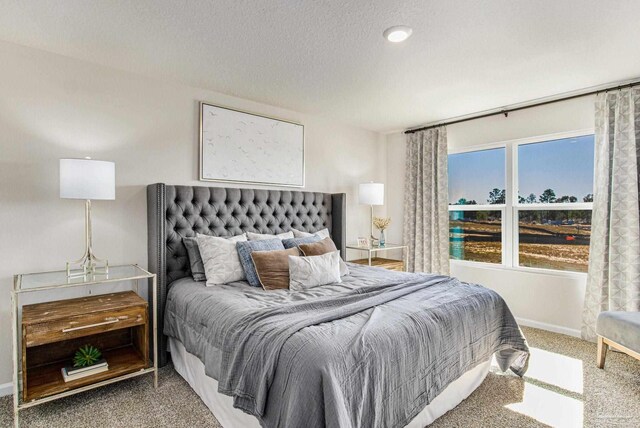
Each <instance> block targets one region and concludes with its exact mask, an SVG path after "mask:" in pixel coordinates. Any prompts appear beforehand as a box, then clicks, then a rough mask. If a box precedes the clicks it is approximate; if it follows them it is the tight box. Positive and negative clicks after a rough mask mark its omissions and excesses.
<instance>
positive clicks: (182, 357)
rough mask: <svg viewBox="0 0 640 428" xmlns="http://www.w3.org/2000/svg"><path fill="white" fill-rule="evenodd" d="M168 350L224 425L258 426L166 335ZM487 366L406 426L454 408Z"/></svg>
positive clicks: (419, 427) (423, 423)
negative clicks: (235, 406)
mask: <svg viewBox="0 0 640 428" xmlns="http://www.w3.org/2000/svg"><path fill="white" fill-rule="evenodd" d="M169 351H170V352H171V360H172V361H173V366H174V367H175V369H176V371H177V372H178V373H179V374H180V376H182V377H183V378H184V379H185V380H186V381H187V382H188V383H189V385H190V386H191V388H192V389H193V390H194V391H195V392H196V394H198V395H199V396H200V398H201V399H202V401H203V402H204V404H206V406H207V407H208V408H209V410H211V413H213V414H214V416H215V417H216V419H218V422H220V423H221V424H222V426H223V427H224V428H254V427H255V428H260V423H259V422H258V420H257V419H256V418H254V417H253V416H251V415H248V414H246V413H244V412H243V411H241V410H238V409H236V408H234V407H233V399H232V398H231V397H229V396H227V395H224V394H220V393H219V392H218V381H216V380H215V379H213V378H211V377H209V376H207V375H206V374H205V372H204V364H202V361H200V359H199V358H198V357H196V356H195V355H193V354H190V353H189V352H187V350H186V349H185V347H184V345H183V344H182V342H180V341H179V340H176V339H173V338H169ZM490 366H491V360H489V361H487V362H485V363H482V364H480V365H478V366H477V367H476V368H474V369H471V370H469V371H468V372H466V373H465V374H463V375H462V376H460V377H459V378H458V379H457V380H455V381H453V382H452V383H451V384H449V386H448V387H446V388H445V389H444V391H442V392H441V393H440V395H438V396H437V397H436V398H435V399H434V400H433V401H431V403H429V405H428V406H427V407H425V408H424V409H423V410H422V412H420V413H419V414H418V415H417V416H416V417H415V418H414V419H413V420H412V421H411V422H410V423H409V425H407V427H408V428H422V427H425V426H427V425H429V424H431V423H432V422H433V421H435V420H436V419H437V418H439V417H440V416H442V415H444V414H445V413H447V412H448V411H449V410H451V409H453V408H454V407H456V406H457V405H458V404H460V403H461V402H462V401H463V400H464V399H465V398H467V397H468V396H469V395H471V393H472V392H473V391H475V389H476V388H477V387H479V386H480V384H481V383H482V381H484V378H485V377H486V376H487V373H488V372H489V367H490Z"/></svg>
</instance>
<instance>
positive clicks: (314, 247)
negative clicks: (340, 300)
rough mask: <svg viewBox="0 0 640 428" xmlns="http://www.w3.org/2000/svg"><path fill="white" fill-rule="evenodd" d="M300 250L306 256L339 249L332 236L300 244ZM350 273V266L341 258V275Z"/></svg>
mask: <svg viewBox="0 0 640 428" xmlns="http://www.w3.org/2000/svg"><path fill="white" fill-rule="evenodd" d="M298 248H300V251H302V254H303V255H304V256H307V257H308V256H321V255H323V254H327V253H333V252H335V251H338V249H337V248H336V244H334V242H333V240H332V239H331V238H324V239H323V240H321V241H318V242H313V243H310V244H300V245H298ZM345 275H349V268H348V267H347V264H346V263H345V262H344V261H343V260H342V259H340V276H345Z"/></svg>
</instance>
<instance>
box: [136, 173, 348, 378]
mask: <svg viewBox="0 0 640 428" xmlns="http://www.w3.org/2000/svg"><path fill="white" fill-rule="evenodd" d="M147 216H148V222H147V229H148V230H147V236H148V252H149V263H148V266H149V270H150V271H151V272H153V273H156V274H157V275H158V327H159V328H160V329H162V326H163V322H164V304H165V301H166V296H167V291H168V288H169V285H170V284H171V282H172V281H175V280H176V279H179V278H183V277H186V276H188V275H190V274H191V272H190V268H189V260H188V257H187V251H186V248H185V246H184V244H183V243H182V238H184V237H192V236H195V235H196V233H202V234H207V235H213V236H233V235H239V234H241V233H243V232H247V231H249V232H257V233H270V234H276V233H282V232H286V231H289V230H291V229H292V228H295V229H298V230H304V231H307V232H316V231H318V230H320V229H324V228H325V227H326V228H328V229H329V231H330V232H331V236H332V238H333V240H334V241H335V243H336V247H337V248H338V249H340V251H341V255H342V257H343V258H344V257H345V245H346V242H345V241H346V233H345V232H346V197H345V195H344V194H343V193H337V194H330V193H317V192H303V191H291V190H268V189H231V188H224V187H204V186H169V185H165V184H162V183H158V184H151V185H149V186H148V187H147ZM158 341H159V342H158V345H159V346H158V349H159V363H160V365H161V366H163V365H165V364H166V362H167V355H166V352H165V351H163V350H164V349H166V338H165V336H163V335H162V334H161V333H160V335H159V337H158Z"/></svg>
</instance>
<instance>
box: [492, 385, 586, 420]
mask: <svg viewBox="0 0 640 428" xmlns="http://www.w3.org/2000/svg"><path fill="white" fill-rule="evenodd" d="M504 407H505V408H507V409H509V410H511V411H513V412H517V413H520V414H522V415H525V416H528V417H530V418H533V419H535V420H537V421H539V422H542V423H543V424H547V425H551V426H554V427H567V428H569V427H582V425H583V407H584V406H583V403H582V401H579V400H576V399H574V398H571V397H565V396H564V395H561V394H558V393H557V392H553V391H549V390H547V389H544V388H540V387H539V386H536V385H532V384H530V383H525V385H524V395H523V398H522V402H520V403H513V404H507V405H506V406H504Z"/></svg>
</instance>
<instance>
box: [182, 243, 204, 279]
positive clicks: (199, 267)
mask: <svg viewBox="0 0 640 428" xmlns="http://www.w3.org/2000/svg"><path fill="white" fill-rule="evenodd" d="M182 243H183V244H184V246H185V247H186V248H187V257H188V258H189V266H191V276H192V277H193V280H194V281H206V280H207V275H206V274H205V271H204V264H203V263H202V256H201V255H200V249H199V248H198V241H197V239H196V238H182Z"/></svg>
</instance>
